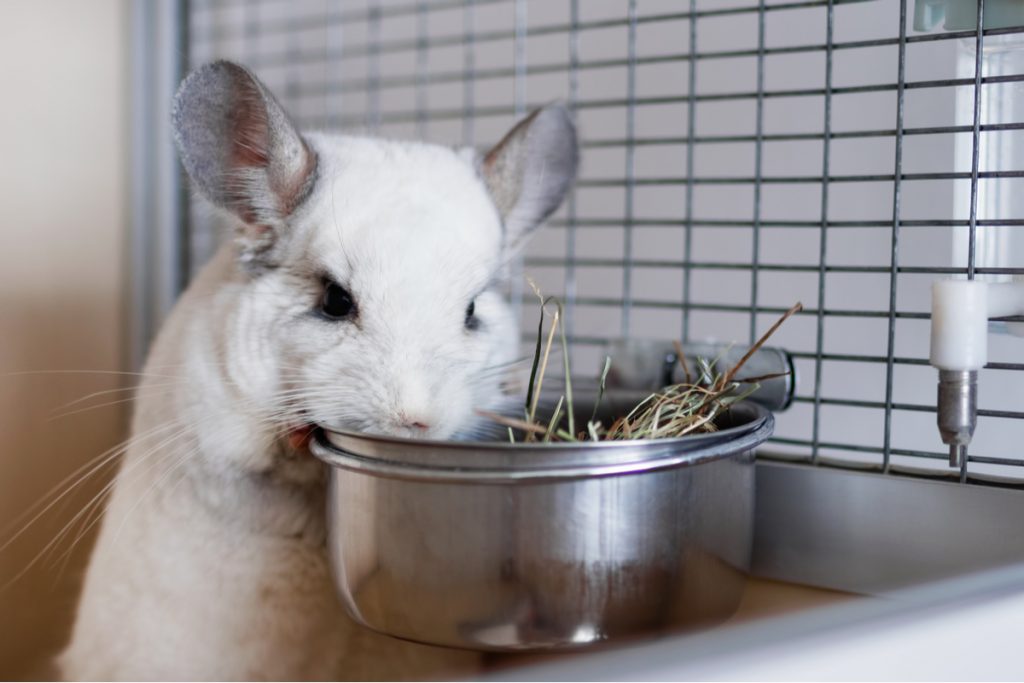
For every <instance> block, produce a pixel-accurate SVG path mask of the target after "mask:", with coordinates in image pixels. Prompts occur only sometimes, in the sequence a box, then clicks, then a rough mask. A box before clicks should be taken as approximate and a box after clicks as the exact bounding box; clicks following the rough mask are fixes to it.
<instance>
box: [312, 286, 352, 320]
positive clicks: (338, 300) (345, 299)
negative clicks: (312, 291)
mask: <svg viewBox="0 0 1024 683" xmlns="http://www.w3.org/2000/svg"><path fill="white" fill-rule="evenodd" d="M355 310H356V302H355V301H354V300H353V299H352V295H351V294H349V293H348V290H346V289H345V288H344V287H342V286H341V285H339V284H338V283H336V282H328V283H327V286H326V287H325V288H324V295H323V298H321V299H320V312H321V313H322V314H323V315H324V316H325V317H327V318H330V319H331V320H343V319H344V318H348V317H350V316H351V315H352V314H353V313H354V312H355Z"/></svg>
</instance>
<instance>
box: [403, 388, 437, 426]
mask: <svg viewBox="0 0 1024 683" xmlns="http://www.w3.org/2000/svg"><path fill="white" fill-rule="evenodd" d="M394 415H395V417H394V421H395V423H396V424H397V425H398V426H399V427H401V428H402V429H407V430H409V431H411V432H413V433H423V432H426V431H427V430H429V429H430V428H431V427H433V426H434V423H435V422H436V419H435V410H434V408H433V407H432V404H431V395H430V391H429V390H428V389H427V387H426V386H425V385H423V384H422V383H420V382H417V381H414V380H408V379H406V380H405V381H403V382H402V384H401V388H400V390H399V391H398V401H397V403H396V405H395V411H394Z"/></svg>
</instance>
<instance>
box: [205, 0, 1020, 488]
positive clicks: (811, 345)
mask: <svg viewBox="0 0 1024 683" xmlns="http://www.w3.org/2000/svg"><path fill="white" fill-rule="evenodd" d="M972 4H973V3H972ZM977 7H978V9H977V11H978V13H979V15H981V13H983V11H984V8H983V3H981V2H979V3H978V6H977ZM913 12H914V3H913V2H910V3H909V4H908V2H907V1H906V0H867V1H854V2H841V1H840V0H806V1H801V2H778V1H768V0H760V2H755V1H753V0H682V1H681V0H671V1H669V0H628V1H627V0H616V1H611V0H609V1H589V0H588V1H587V2H582V1H581V0H564V1H558V2H548V1H543V2H542V1H540V0H475V1H472V2H470V1H464V0H432V1H426V0H422V1H420V2H410V1H409V0H394V1H384V0H380V1H378V0H366V1H365V2H364V1H362V0H360V1H355V2H353V1H351V0H347V1H344V2H342V1H330V2H325V1H324V0H299V1H288V2H286V1H284V0H263V1H262V2H241V1H237V0H219V1H218V0H191V2H190V27H189V37H190V41H189V44H190V54H189V58H190V60H191V62H192V63H193V64H199V63H202V62H205V61H208V60H211V59H214V58H219V57H227V58H231V59H236V60H239V61H242V62H244V63H246V64H248V65H249V66H250V67H252V68H253V69H254V70H255V71H256V72H257V73H258V74H259V75H260V77H261V78H262V79H264V80H265V81H266V83H267V84H268V85H269V86H270V88H271V89H272V90H273V91H274V92H275V93H277V95H278V96H279V98H280V99H281V100H282V102H283V103H284V104H285V106H286V108H288V109H289V111H290V112H291V113H292V114H293V115H294V117H295V118H296V119H297V120H298V122H299V123H300V124H301V125H302V126H304V127H307V128H315V129H326V130H345V131H358V132H365V131H373V132H376V133H379V134H381V135H386V136H390V137H402V138H419V139H427V140H431V141H434V142H439V143H444V144H452V145H477V146H486V145H487V144H488V143H493V142H494V141H496V140H498V139H499V138H500V137H501V135H502V134H503V133H504V131H505V130H506V129H507V128H508V127H509V126H511V125H512V123H513V121H514V119H515V118H516V117H517V116H520V115H522V114H524V113H525V112H527V111H528V110H529V109H530V108H531V107H534V106H536V105H539V104H543V103H546V102H548V101H551V100H555V99H560V100H564V101H566V102H567V103H568V104H569V106H570V107H571V109H572V110H573V112H574V116H575V117H576V120H577V123H578V126H579V129H580V133H581V138H582V150H583V165H582V172H581V177H580V180H579V183H578V185H577V188H576V190H575V191H574V192H573V194H572V195H571V196H570V198H569V200H568V201H567V203H566V205H565V206H564V207H563V208H562V209H561V210H560V212H559V213H558V214H557V215H556V216H555V217H554V219H553V220H551V221H550V222H549V225H548V227H546V228H545V229H544V230H542V231H540V232H539V233H538V234H537V236H536V238H535V239H534V240H533V241H532V243H531V244H530V246H529V248H528V250H527V252H526V254H525V258H524V263H523V265H524V268H525V269H526V271H527V272H528V273H530V274H531V275H532V276H533V277H534V278H535V279H536V280H537V281H538V282H539V283H540V284H541V286H542V287H543V288H544V290H545V291H546V292H548V293H552V294H560V295H562V296H563V298H564V300H565V302H566V303H567V310H568V315H567V325H568V329H569V337H570V343H571V345H572V354H573V359H574V362H575V367H576V368H577V371H578V372H579V373H580V374H586V373H587V371H589V370H590V369H591V368H595V369H596V368H597V367H598V365H599V363H600V360H601V358H602V357H603V347H604V346H605V345H606V344H607V343H608V342H609V341H612V340H617V339H622V338H638V339H646V338H653V339H664V340H670V339H673V338H682V339H685V340H698V339H699V340H704V339H709V338H711V339H717V340H722V341H737V342H739V343H748V342H750V341H752V340H753V339H755V338H756V337H757V336H758V335H759V334H760V333H761V332H763V331H764V330H765V329H766V328H767V327H768V326H769V325H770V324H771V322H773V321H774V319H775V318H776V317H777V316H778V315H779V314H781V313H782V312H783V311H785V310H786V309H787V308H788V307H789V306H790V305H791V304H792V303H794V302H795V301H797V300H799V301H802V302H803V304H804V306H805V309H804V311H803V312H802V313H801V314H800V315H798V316H796V317H795V318H794V319H792V320H791V321H790V322H788V323H787V324H786V326H784V327H783V328H782V329H781V330H780V332H779V333H778V334H777V335H776V337H775V338H774V339H773V344H774V345H778V346H782V347H784V348H786V349H787V350H789V351H790V352H792V354H793V356H794V357H795V363H796V367H797V371H798V378H799V381H798V392H797V397H796V401H795V403H794V405H793V407H792V408H791V409H790V410H788V411H787V412H785V413H781V414H780V415H778V416H777V419H778V423H777V430H776V435H775V437H774V438H773V439H772V441H771V443H770V446H769V447H768V448H766V449H765V455H767V456H768V457H778V458H787V459H792V460H800V461H807V462H814V463H818V464H829V465H836V466H842V467H854V468H863V469H869V470H877V471H881V472H908V471H910V472H914V473H928V474H933V475H938V476H948V475H950V474H953V475H958V474H959V475H960V476H961V477H962V478H963V479H965V480H969V481H978V480H983V479H991V478H1000V479H1001V480H1013V481H1020V480H1021V479H1022V477H1024V470H1022V469H1021V465H1024V458H1022V457H1021V456H1022V454H1021V452H1020V448H1019V445H1018V444H1020V443H1021V442H1022V441H1024V421H1022V420H1021V418H1024V412H1022V407H1024V389H1022V387H1024V383H1022V381H1021V380H1022V378H1024V376H1022V375H1021V374H1020V372H1021V370H1024V364H1021V363H1019V362H1016V361H1019V360H1020V349H1021V340H1020V339H1017V338H1015V337H1010V336H1008V335H998V334H997V335H992V337H991V349H990V357H991V358H992V362H990V363H989V365H988V366H987V367H986V368H985V369H984V370H983V371H982V372H981V374H980V379H979V386H980V396H979V401H980V407H981V410H980V411H979V420H978V431H977V434H976V437H975V441H974V443H973V444H972V450H971V454H970V456H969V460H968V463H967V465H966V467H965V469H964V471H963V472H962V473H950V472H949V469H948V467H947V465H946V460H947V454H946V450H945V447H944V446H943V445H942V444H941V442H940V440H939V436H938V432H937V430H936V427H935V410H936V408H935V380H936V375H935V371H934V370H933V369H932V368H931V367H930V366H929V365H928V361H927V355H928V334H929V308H930V299H929V296H930V294H929V291H930V283H931V282H932V281H933V280H935V279H937V278H944V277H951V276H970V277H975V276H977V277H987V278H992V279H1008V278H1012V277H1013V276H1014V275H1020V274H1022V273H1024V269H1020V268H1015V267H1013V265H1014V262H1013V258H1012V253H1009V252H1008V251H1007V250H1006V249H1005V248H1001V247H1000V246H999V245H1006V244H1012V240H1013V237H1014V236H1013V233H1014V231H1020V230H1021V229H1022V226H1024V217H1022V215H1021V214H1019V213H1017V214H1015V213H1014V209H1015V208H1019V199H1017V198H1019V197H1024V180H1022V178H1024V172H1022V170H1021V169H1022V168H1024V164H1022V162H1024V159H1022V158H1021V156H1022V154H1021V153H1020V152H1019V151H1017V153H1016V154H1015V153H1014V152H1015V150H1021V149H1022V148H1024V147H1022V138H1021V136H1024V115H1022V114H1024V104H1016V103H1020V102H1022V101H1024V86H1022V85H1021V83H1022V81H1024V69H1021V68H1020V63H1021V62H1020V60H1019V59H1018V58H1017V57H1015V56H1014V55H1017V54H1019V53H1020V51H1021V50H1020V49H1017V48H1021V49H1024V47H1022V46H1024V39H1022V36H1024V27H1010V28H998V29H996V28H990V29H985V30H983V31H978V30H974V29H971V30H941V29H939V30H931V31H918V30H915V29H914V27H913ZM982 25H984V24H982ZM983 56H984V59H983V58H982V57H983ZM1000 60H1001V61H1000ZM191 225H192V229H191V230H190V239H191V254H192V259H193V263H194V264H199V263H201V262H202V261H203V260H204V259H205V258H206V256H207V255H208V254H209V253H210V251H211V250H212V249H213V247H214V245H215V243H216V241H217V235H218V230H217V227H216V225H215V221H214V220H213V219H212V218H211V217H210V216H209V215H208V214H206V213H204V211H203V210H202V209H200V208H198V207H195V208H194V209H193V211H192V222H191ZM980 238H984V239H980ZM1018 241H1019V238H1018ZM981 244H985V245H989V246H988V247H986V249H984V250H982V249H979V248H976V246H977V245H981ZM991 245H996V246H994V247H993V246H991ZM1008 254H1009V258H1008ZM1016 265H1021V264H1020V262H1019V260H1018V261H1017V264H1016ZM516 295H517V296H521V295H522V288H521V287H519V288H518V289H517V290H516Z"/></svg>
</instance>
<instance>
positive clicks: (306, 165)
mask: <svg viewBox="0 0 1024 683" xmlns="http://www.w3.org/2000/svg"><path fill="white" fill-rule="evenodd" d="M171 118H172V121H173V124H174V137H175V141H176V142H177V143H178V149H179V150H180V152H181V160H182V163H183V164H184V166H185V170H186V171H188V174H189V176H190V177H191V178H192V182H194V183H195V185H196V187H197V188H198V189H199V191H200V192H202V193H203V194H204V195H205V196H206V197H207V198H208V199H209V200H210V201H212V202H213V203H214V204H216V205H218V206H220V207H223V208H225V209H228V210H229V211H231V212H232V213H234V214H235V215H236V216H238V217H239V218H240V219H241V220H242V221H243V223H244V224H245V225H244V228H243V231H242V240H243V244H244V245H245V250H246V252H247V254H248V255H249V256H250V257H254V256H255V255H256V254H260V253H263V252H265V251H267V250H268V249H269V248H270V247H272V246H273V244H274V242H275V240H276V238H277V237H278V236H279V234H280V232H281V231H282V230H283V229H284V227H285V222H286V219H287V218H288V216H289V215H290V214H291V213H292V212H293V211H294V210H295V208H296V207H298V206H299V204H300V203H301V202H302V200H303V199H304V198H305V197H306V196H307V195H308V194H309V191H310V189H311V188H312V186H313V183H314V180H315V176H316V168H317V159H316V154H315V153H314V152H313V150H312V149H311V148H310V147H309V145H308V144H307V143H306V141H305V140H304V139H303V138H302V136H301V135H300V134H299V132H298V131H297V130H296V128H295V126H294V124H292V122H291V120H290V119H289V118H288V115H287V114H286V113H285V111H284V109H283V108H282V107H281V105H280V104H279V103H278V102H277V100H276V99H274V96H273V95H272V94H270V91H269V90H267V88H266V86H264V85H263V84H262V83H261V82H260V81H259V79H257V78H256V76H254V75H253V74H252V72H250V71H249V70H248V69H246V68H245V67H243V66H240V65H238V64H234V63H232V62H228V61H217V62H213V63H211V64H207V65H205V66H201V67H199V68H198V69H196V70H195V71H193V72H192V73H191V74H189V75H188V77H186V78H185V80H184V82H182V84H181V87H180V88H179V89H178V94H177V95H176V96H175V98H174V109H173V111H172V113H171Z"/></svg>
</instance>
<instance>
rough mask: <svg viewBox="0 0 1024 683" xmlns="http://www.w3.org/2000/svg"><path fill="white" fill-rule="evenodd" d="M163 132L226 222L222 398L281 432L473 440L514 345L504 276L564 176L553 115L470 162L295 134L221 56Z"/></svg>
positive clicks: (566, 152) (562, 121) (186, 88)
mask: <svg viewBox="0 0 1024 683" xmlns="http://www.w3.org/2000/svg"><path fill="white" fill-rule="evenodd" d="M173 123H174V130H175V138H176V140H177V143H178V147H179V149H180V152H181V157H182V161H183V163H184V166H185V168H186V170H187V171H188V174H189V175H190V176H191V178H192V181H193V183H194V184H195V186H196V187H197V188H198V190H199V191H200V192H201V193H202V194H203V195H205V196H206V197H207V198H208V199H209V200H210V201H212V202H213V203H214V204H216V205H217V206H219V207H221V208H223V209H225V210H227V211H228V212H230V213H231V214H233V216H234V218H235V219H236V223H237V243H238V245H239V248H238V277H236V278H235V281H234V282H233V283H232V284H231V287H232V288H234V290H235V291H233V295H234V296H235V300H236V301H237V303H235V304H234V305H233V307H232V310H231V312H230V314H228V315H226V316H223V319H222V320H220V321H219V323H218V324H220V325H222V327H223V329H222V330H221V335H222V347H223V348H222V350H221V353H222V356H223V357H222V358H221V359H220V361H222V362H223V363H225V364H226V365H227V371H226V372H225V373H223V375H224V376H225V377H228V378H230V380H229V381H230V382H231V383H233V385H234V386H232V387H231V389H232V391H233V392H235V393H237V394H239V395H240V396H241V400H243V401H244V402H245V403H246V405H247V406H250V407H253V409H255V410H257V411H259V412H260V413H261V415H263V416H264V418H265V419H266V421H268V423H271V422H276V423H277V424H278V426H279V427H281V428H282V429H288V428H291V427H295V426H297V425H302V424H320V425H325V426H334V427H341V428H348V429H360V430H365V431H370V432H376V433H385V434H395V435H404V436H417V437H426V438H448V437H453V436H460V435H461V436H465V435H468V434H471V433H472V431H473V429H474V425H478V424H479V422H478V420H479V418H478V417H477V416H476V414H475V409H476V408H480V407H494V406H495V405H496V400H497V399H498V398H499V397H500V395H501V392H500V387H499V382H500V381H501V378H502V372H501V370H502V366H503V364H506V363H507V362H508V361H509V360H510V359H511V358H512V357H514V354H515V352H516V348H517V339H518V334H517V329H516V325H515V321H514V320H513V317H512V314H511V312H510V309H509V307H508V306H507V304H506V303H505V302H504V301H503V299H502V297H501V296H500V294H499V293H498V292H497V291H496V284H497V283H498V276H499V272H500V270H501V268H502V266H503V264H504V263H505V262H506V261H507V260H508V258H509V255H510V252H511V251H512V250H514V249H515V248H516V247H517V246H518V245H519V244H520V243H521V242H522V240H523V238H524V237H525V236H526V235H528V234H529V233H530V231H532V230H533V229H534V228H536V227H537V226H538V225H539V224H540V223H541V222H542V221H543V220H544V219H545V218H546V217H548V216H549V215H550V214H551V213H552V212H553V211H554V210H555V209H556V208H557V207H558V205H559V204H560V203H561V201H562V199H563V197H564V195H565V194H566V192H567V191H568V189H569V187H570V185H571V184H572V182H573V180H574V178H575V175H576V166H577V146H576V135H575V130H574V128H573V125H572V123H571V121H570V119H569V117H568V114H567V112H566V110H565V109H564V108H563V107H561V106H558V105H552V106H548V107H545V108H542V109H539V110H537V111H535V112H533V113H532V114H530V115H529V116H528V117H527V118H525V119H524V120H523V121H521V122H520V123H519V124H518V125H516V126H515V127H514V128H513V129H512V130H511V131H510V132H509V133H508V134H507V135H506V136H505V138H504V139H503V140H502V141H501V142H500V143H498V145H497V146H495V147H494V148H493V149H491V150H490V151H489V152H487V153H486V154H481V155H477V154H475V153H467V152H466V151H465V150H462V151H460V150H454V149H450V148H446V147H442V146H437V145H430V144H423V143H412V142H395V141H386V140H381V139H373V138H363V137H353V136H342V135H326V134H309V135H303V134H301V133H300V132H299V131H298V130H297V129H296V127H295V126H294V124H293V123H292V121H291V120H290V118H289V117H288V115H287V114H286V113H285V111H284V110H283V109H282V107H281V105H280V104H279V103H278V102H277V101H276V100H275V99H274V97H273V95H271V93H270V92H269V91H268V90H267V89H266V87H265V86H264V85H263V84H262V83H261V82H260V81H259V80H258V79H257V78H256V77H255V76H254V75H253V74H252V73H251V72H250V71H248V70H247V69H246V68H244V67H242V66H239V65H237V64H233V63H230V62H225V61H220V62H215V63H212V64H208V65H206V66H203V67H201V68H199V69H197V70H196V71H194V72H193V73H191V74H190V75H189V76H188V77H187V78H186V79H185V81H184V82H183V83H182V85H181V88H180V90H179V92H178V94H177V97H176V99H175V104H174V111H173Z"/></svg>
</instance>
